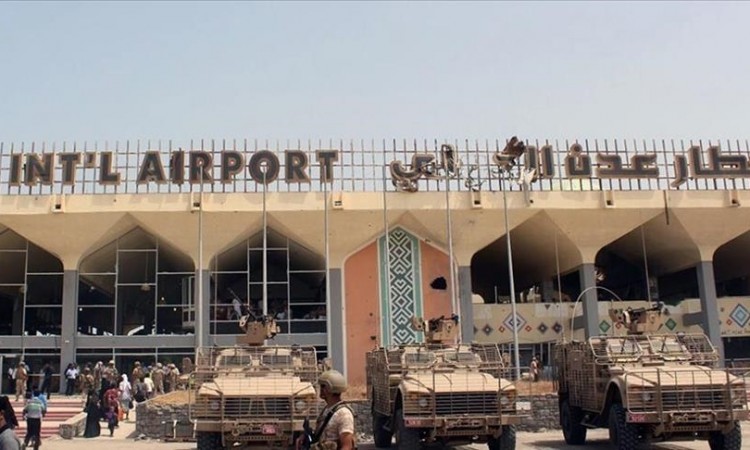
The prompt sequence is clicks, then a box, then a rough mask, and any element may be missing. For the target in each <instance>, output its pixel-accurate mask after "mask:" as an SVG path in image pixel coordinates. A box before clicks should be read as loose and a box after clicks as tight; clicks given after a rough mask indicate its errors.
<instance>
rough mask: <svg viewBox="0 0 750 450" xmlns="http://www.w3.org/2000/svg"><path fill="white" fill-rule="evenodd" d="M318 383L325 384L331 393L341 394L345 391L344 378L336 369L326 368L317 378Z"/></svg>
mask: <svg viewBox="0 0 750 450" xmlns="http://www.w3.org/2000/svg"><path fill="white" fill-rule="evenodd" d="M318 384H319V385H321V386H327V387H328V390H329V391H330V392H331V393H333V394H343V393H344V392H345V391H346V388H347V384H346V378H344V375H342V374H341V372H339V371H338V370H333V369H331V370H326V371H325V372H323V373H322V374H321V375H320V378H318Z"/></svg>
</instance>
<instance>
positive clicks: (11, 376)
mask: <svg viewBox="0 0 750 450" xmlns="http://www.w3.org/2000/svg"><path fill="white" fill-rule="evenodd" d="M16 367H17V365H16V364H14V363H13V362H11V363H10V364H9V365H8V393H9V394H12V393H14V392H16Z"/></svg>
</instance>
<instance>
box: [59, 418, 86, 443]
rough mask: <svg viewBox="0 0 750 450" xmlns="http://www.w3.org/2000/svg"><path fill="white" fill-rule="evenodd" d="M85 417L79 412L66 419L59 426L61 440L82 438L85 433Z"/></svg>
mask: <svg viewBox="0 0 750 450" xmlns="http://www.w3.org/2000/svg"><path fill="white" fill-rule="evenodd" d="M87 416H88V414H86V413H85V412H81V413H78V414H76V415H75V416H73V417H71V418H69V419H66V420H65V422H63V423H61V424H60V426H59V433H60V437H62V438H63V439H73V438H74V437H78V436H83V433H84V432H85V431H86V417H87Z"/></svg>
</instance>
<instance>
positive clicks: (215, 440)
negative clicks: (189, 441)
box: [195, 431, 224, 450]
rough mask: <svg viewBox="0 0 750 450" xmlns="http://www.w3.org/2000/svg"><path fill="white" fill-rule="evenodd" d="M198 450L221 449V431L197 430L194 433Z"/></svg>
mask: <svg viewBox="0 0 750 450" xmlns="http://www.w3.org/2000/svg"><path fill="white" fill-rule="evenodd" d="M195 440H196V441H197V444H198V445H197V447H198V450H222V449H223V448H224V446H223V445H221V433H207V432H204V431H199V432H197V433H195Z"/></svg>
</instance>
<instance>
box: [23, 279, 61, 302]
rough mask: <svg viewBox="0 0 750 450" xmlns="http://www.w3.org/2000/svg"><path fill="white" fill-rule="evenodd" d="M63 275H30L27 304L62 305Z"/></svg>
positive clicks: (27, 283) (27, 282)
mask: <svg viewBox="0 0 750 450" xmlns="http://www.w3.org/2000/svg"><path fill="white" fill-rule="evenodd" d="M62 289H63V275H62V274H60V275H53V274H50V275H28V276H27V277H26V305H27V306H29V305H62Z"/></svg>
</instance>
